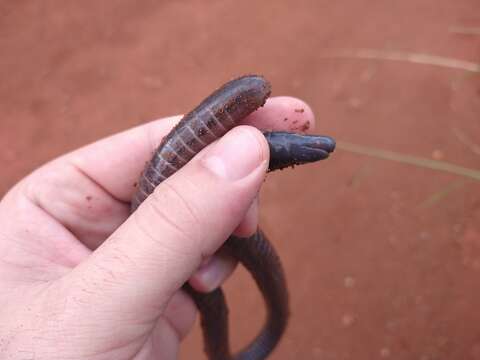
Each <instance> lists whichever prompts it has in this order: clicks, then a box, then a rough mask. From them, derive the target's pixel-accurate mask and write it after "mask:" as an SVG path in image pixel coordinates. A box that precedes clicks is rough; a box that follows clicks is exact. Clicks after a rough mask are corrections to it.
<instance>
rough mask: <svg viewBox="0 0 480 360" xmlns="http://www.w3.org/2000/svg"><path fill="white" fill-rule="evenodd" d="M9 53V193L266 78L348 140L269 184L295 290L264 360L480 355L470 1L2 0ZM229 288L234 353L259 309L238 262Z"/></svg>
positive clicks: (2, 83) (478, 176)
mask: <svg viewBox="0 0 480 360" xmlns="http://www.w3.org/2000/svg"><path fill="white" fill-rule="evenodd" d="M0 49H1V52H0V53H1V55H0V79H1V80H0V143H1V144H2V151H0V163H1V165H2V171H1V177H0V196H1V195H2V194H4V193H5V192H6V191H7V190H8V188H9V187H11V186H12V185H13V184H14V183H15V182H16V181H17V180H19V179H20V178H22V177H23V176H25V175H26V174H28V173H29V172H30V171H31V170H32V169H34V168H35V167H36V166H39V165H40V164H42V163H43V162H45V161H47V160H49V159H51V158H53V157H55V156H57V155H60V154H62V153H64V152H66V151H69V150H72V149H74V148H77V147H79V146H81V145H84V144H87V143H89V142H92V141H95V140H97V139H99V138H101V137H104V136H107V135H110V134H112V133H115V132H118V131H121V130H124V129H127V128H129V127H132V126H135V125H138V124H141V123H143V122H145V121H148V120H152V119H155V118H159V117H162V116H167V115H172V114H178V113H183V112H186V111H188V110H190V109H191V108H192V107H193V106H194V105H196V104H197V103H198V102H199V101H200V100H201V99H202V98H203V97H204V96H205V95H207V94H209V93H210V92H211V91H212V90H213V89H215V88H216V87H218V86H219V85H220V84H222V83H224V82H225V81H227V80H229V79H231V78H233V77H236V76H238V75H242V74H245V73H260V74H263V75H265V76H266V77H267V78H268V79H269V80H270V81H271V82H272V85H273V92H274V95H292V96H296V97H299V98H302V99H304V100H306V101H307V102H308V103H309V104H310V105H311V106H312V107H313V109H314V111H315V113H316V117H317V124H318V125H317V131H316V132H317V133H322V134H328V135H331V136H333V137H335V138H336V139H337V140H338V141H339V146H338V150H337V151H336V152H335V154H334V155H333V156H332V157H331V159H330V160H328V161H324V162H322V163H320V164H317V165H311V166H306V167H302V168H298V169H296V170H295V171H290V170H286V171H283V172H281V173H278V174H272V175H270V176H269V178H268V180H267V182H266V183H265V185H264V187H263V191H262V212H261V224H262V226H263V228H264V230H265V231H266V233H267V234H268V235H269V236H270V238H271V239H272V240H273V242H274V244H275V245H276V247H277V249H278V251H279V253H280V254H281V257H282V258H283V263H284V266H285V268H286V273H287V275H288V280H289V285H290V292H291V299H292V317H291V322H290V326H289V328H288V332H287V334H286V336H285V337H284V339H283V341H282V343H281V345H280V346H279V347H278V348H277V350H276V351H275V353H274V355H273V356H272V359H294V358H295V359H324V360H334V359H335V360H342V359H359V360H367V359H369V360H370V359H408V360H412V359H415V360H439V359H474V360H475V359H480V311H478V308H479V306H480V188H479V180H480V121H479V116H480V81H479V79H480V77H479V75H480V65H479V64H478V62H480V3H479V2H478V0H458V1H449V0H417V1H414V0H391V1H384V0H382V1H380V0H350V1H345V0H343V1H323V0H316V1H314V0H310V1H308V0H296V1H233V0H223V1H200V0H189V1H147V0H146V1H133V0H131V1H127V0H122V1H108V2H107V1H70V0H69V1H54V0H51V1H47V0H44V1H24V0H17V1H6V0H4V1H1V2H0ZM226 291H227V294H228V301H229V304H230V307H231V313H232V315H231V316H232V334H233V341H234V344H235V346H236V347H239V346H241V345H243V344H245V343H246V342H247V341H248V340H249V339H250V337H251V336H252V335H253V334H254V333H255V332H256V331H257V329H258V327H259V326H260V325H261V323H262V321H263V304H262V302H261V298H260V297H259V295H258V293H257V291H256V289H255V287H254V286H253V284H252V282H251V280H250V279H249V277H248V276H247V275H246V273H245V272H244V271H243V270H240V271H238V272H237V273H236V274H235V276H234V277H233V278H232V279H231V280H230V281H229V282H228V284H227V286H226ZM202 358H203V351H202V345H201V337H200V331H199V329H198V327H197V328H196V329H195V331H194V332H193V333H192V334H191V335H190V336H189V338H188V339H187V341H186V342H185V343H184V345H183V347H182V354H181V359H202Z"/></svg>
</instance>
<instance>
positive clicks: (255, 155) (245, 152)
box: [202, 126, 266, 180]
mask: <svg viewBox="0 0 480 360" xmlns="http://www.w3.org/2000/svg"><path fill="white" fill-rule="evenodd" d="M202 162H203V164H204V166H205V167H206V168H208V169H209V170H210V171H211V172H213V173H214V174H215V175H216V176H218V177H220V178H223V179H227V180H240V179H242V178H244V177H246V176H247V175H249V174H250V173H251V172H252V171H253V170H255V169H256V168H258V167H259V166H260V165H262V164H263V163H265V162H266V160H265V159H264V155H263V146H262V144H261V143H260V140H259V139H258V138H257V137H256V136H255V135H254V134H253V133H252V130H251V129H248V128H247V127H244V126H239V127H236V128H234V129H233V130H231V131H229V132H228V133H227V134H225V135H224V136H223V137H222V138H221V139H220V140H219V141H218V142H217V143H216V144H214V145H213V148H212V149H210V150H209V152H208V153H207V154H205V157H204V158H203V159H202Z"/></svg>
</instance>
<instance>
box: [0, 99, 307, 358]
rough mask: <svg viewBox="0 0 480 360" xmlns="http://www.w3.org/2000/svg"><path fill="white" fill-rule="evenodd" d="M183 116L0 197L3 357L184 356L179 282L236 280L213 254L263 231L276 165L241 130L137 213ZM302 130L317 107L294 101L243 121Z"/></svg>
mask: <svg viewBox="0 0 480 360" xmlns="http://www.w3.org/2000/svg"><path fill="white" fill-rule="evenodd" d="M296 109H303V110H304V111H303V112H299V111H296ZM179 119H180V117H173V118H167V119H163V120H159V121H155V122H152V123H149V124H146V125H144V126H140V127H137V128H134V129H132V130H129V131H126V132H124V133H121V134H118V135H115V136H112V137H110V138H107V139H104V140H101V141H99V142H97V143H95V144H92V145H89V146H87V147H84V148H82V149H79V150H77V151H75V152H72V153H70V154H67V155H65V156H63V157H60V158H58V159H56V160H54V161H52V162H50V163H48V164H46V165H45V166H43V167H41V168H40V169H38V170H36V171H35V172H33V173H32V174H31V175H29V176H28V177H27V178H25V179H23V180H22V181H21V182H19V183H18V184H17V185H16V186H15V187H14V188H13V189H12V190H11V191H10V192H9V193H8V194H7V195H6V196H5V197H4V198H3V199H2V201H1V202H0V288H1V289H2V290H1V291H0V303H1V304H2V307H1V308H0V318H1V319H2V322H1V325H0V355H1V356H0V358H5V359H25V360H26V359H35V360H55V359H62V360H64V359H88V360H97V359H115V360H122V359H137V360H140V359H141V360H144V359H145V360H147V359H148V360H149V359H155V360H158V359H174V358H176V356H177V353H178V346H179V343H180V341H181V340H182V339H183V338H184V337H185V335H186V334H187V333H188V331H189V330H190V329H191V327H192V325H193V322H194V319H195V306H194V304H193V302H192V301H191V300H190V298H189V297H188V296H187V295H186V294H184V293H183V292H182V291H181V287H182V285H183V284H184V283H185V282H186V281H190V284H191V285H192V286H193V287H194V288H195V289H197V290H199V291H211V290H213V289H214V288H216V287H218V286H219V285H221V283H222V282H223V281H224V280H225V279H226V278H227V277H228V276H229V275H230V274H231V272H232V271H233V269H234V267H235V263H234V261H233V260H232V259H230V258H228V257H226V256H224V255H222V254H216V255H213V254H215V252H216V250H217V249H218V248H219V247H220V246H221V245H222V243H223V242H224V241H225V240H226V239H227V237H228V236H229V235H230V234H231V233H232V232H235V233H236V234H237V235H240V236H248V235H250V234H252V233H253V232H254V231H255V229H256V227H257V221H258V202H257V200H256V199H257V193H258V191H259V189H260V186H261V183H262V181H263V179H264V176H265V171H266V169H267V165H268V145H267V144H266V141H265V139H264V137H263V136H262V134H261V133H260V132H259V131H258V130H256V129H255V128H253V127H251V126H240V127H237V128H235V129H233V130H231V131H230V132H229V133H227V134H226V135H225V136H224V137H223V138H222V139H220V140H219V141H218V142H217V143H215V144H212V145H210V146H208V147H207V148H206V149H204V151H202V153H201V154H199V155H198V156H197V157H195V158H194V159H193V160H192V161H191V162H190V163H188V164H187V165H186V166H185V167H184V168H182V169H181V170H180V171H178V172H177V173H176V174H174V175H173V176H172V177H170V178H169V179H168V180H166V181H164V182H163V183H162V184H160V185H159V186H158V187H157V189H156V190H155V192H154V193H153V194H152V195H151V196H150V197H149V198H148V199H147V200H146V201H145V202H144V203H143V204H142V206H140V208H139V209H138V210H137V211H136V212H135V213H134V214H133V215H132V216H131V217H129V201H130V198H131V197H132V195H133V193H134V190H135V188H134V183H135V182H136V180H137V178H138V176H139V174H140V173H141V171H142V168H143V166H144V164H145V162H146V161H148V160H149V157H150V156H151V154H152V152H153V151H154V149H155V148H156V147H157V146H158V144H159V142H160V140H161V139H162V137H163V136H165V135H166V134H167V133H168V131H169V130H170V129H171V127H172V126H173V125H174V124H175V123H176V122H177V121H178V120H179ZM285 119H286V120H285ZM307 123H308V124H309V127H310V129H312V128H313V125H314V119H313V114H312V112H311V110H310V109H309V107H308V106H307V105H306V104H305V103H303V102H301V101H300V100H297V99H293V98H287V97H277V98H272V99H269V100H268V101H267V104H266V105H265V107H263V108H261V109H260V110H258V111H256V112H255V113H253V114H252V115H250V116H249V117H248V118H247V119H245V124H248V125H254V126H255V127H258V128H262V129H271V130H292V129H294V128H298V129H301V128H308V126H305V125H306V124H307ZM242 219H243V220H242Z"/></svg>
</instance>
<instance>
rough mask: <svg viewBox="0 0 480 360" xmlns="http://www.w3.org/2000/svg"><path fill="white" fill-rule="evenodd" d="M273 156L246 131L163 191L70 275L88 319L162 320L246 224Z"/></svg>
mask: <svg viewBox="0 0 480 360" xmlns="http://www.w3.org/2000/svg"><path fill="white" fill-rule="evenodd" d="M268 156H269V152H268V145H267V143H266V141H265V138H264V137H263V135H262V134H261V133H260V132H259V131H258V130H256V129H255V128H253V127H249V126H239V127H236V128H234V129H233V130H231V131H230V132H229V133H227V134H226V135H225V136H224V137H222V138H221V139H220V140H219V141H218V142H217V143H215V144H212V145H210V146H209V147H207V148H206V149H205V150H204V151H203V152H202V153H201V154H199V155H198V156H197V157H195V158H194V159H193V160H192V161H190V163H188V164H187V165H185V166H184V167H183V168H182V169H181V170H179V171H178V172H177V173H176V174H174V175H173V176H172V177H170V178H168V179H167V180H165V181H164V182H163V183H162V184H160V185H159V186H158V187H157V188H156V189H155V191H154V192H153V194H152V195H151V196H149V198H147V199H146V200H145V202H144V203H143V204H142V205H141V206H140V207H139V208H138V210H137V211H136V212H135V213H134V214H133V215H132V216H130V218H129V219H128V220H127V221H126V222H125V223H124V224H123V225H122V226H121V227H120V228H119V229H118V230H117V231H115V233H113V234H112V235H111V236H110V237H109V239H107V241H105V243H104V244H103V245H102V246H100V247H99V248H98V249H97V250H96V251H95V252H94V253H93V254H92V256H90V257H89V258H88V259H87V260H86V261H85V262H83V263H82V264H80V265H79V266H78V267H77V268H75V269H74V270H73V271H72V272H71V273H70V274H69V275H68V277H70V279H69V280H68V281H69V282H68V283H69V284H76V285H75V286H74V287H75V288H76V289H78V290H70V293H71V291H74V293H75V298H76V300H78V301H77V302H76V303H77V304H79V306H83V305H81V304H84V306H85V309H81V311H82V313H83V314H84V316H93V318H92V319H98V317H97V316H95V315H98V314H105V313H108V314H109V316H108V318H109V319H112V320H114V321H115V322H120V323H124V321H125V317H127V316H128V317H129V318H130V319H131V317H132V314H134V316H135V317H136V318H137V319H139V320H141V319H155V318H156V317H158V316H159V315H160V314H161V312H162V311H163V309H165V307H166V305H167V303H168V301H169V299H170V298H171V297H172V295H173V294H174V293H175V292H176V291H177V290H178V289H179V288H181V286H182V285H183V284H184V283H185V282H186V281H187V280H188V278H189V277H190V276H191V275H192V274H193V272H194V271H195V270H196V269H197V268H198V266H199V265H200V264H201V262H202V259H203V258H204V257H206V256H210V255H212V254H213V253H214V252H215V251H216V250H217V249H218V248H219V247H220V246H221V245H222V243H223V242H224V241H225V240H226V239H227V238H228V236H229V235H230V234H231V233H232V232H233V231H234V229H235V228H236V227H237V225H238V224H239V222H240V221H241V219H242V218H243V217H244V215H245V214H246V212H247V210H248V208H249V206H250V204H251V203H252V201H253V200H254V198H255V196H256V195H257V193H258V191H259V189H260V186H261V184H262V181H263V179H264V176H265V172H266V169H267V164H268V161H267V160H268ZM72 277H73V279H72ZM78 285H80V286H78ZM100 316H101V318H102V319H105V316H102V315H100ZM84 319H85V320H86V318H85V317H84ZM105 325H107V324H105ZM108 325H109V326H111V325H112V324H111V323H110V324H108ZM108 325H107V326H108Z"/></svg>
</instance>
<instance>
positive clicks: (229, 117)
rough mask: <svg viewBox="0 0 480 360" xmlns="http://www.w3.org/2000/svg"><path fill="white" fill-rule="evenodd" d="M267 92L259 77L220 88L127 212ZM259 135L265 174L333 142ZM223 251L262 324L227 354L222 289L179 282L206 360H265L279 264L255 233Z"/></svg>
mask: <svg viewBox="0 0 480 360" xmlns="http://www.w3.org/2000/svg"><path fill="white" fill-rule="evenodd" d="M270 91H271V87H270V84H269V83H268V82H267V81H266V80H265V79H264V78H263V77H261V76H256V75H250V76H243V77H241V78H238V79H235V80H232V81H230V82H228V83H227V84H225V85H223V86H222V87H221V88H220V89H218V90H217V91H215V92H214V93H213V94H212V95H210V96H209V97H208V98H206V99H205V100H204V101H202V103H201V104H200V105H199V106H197V107H196V108H195V109H194V110H193V111H192V112H190V113H189V114H187V115H185V116H184V117H183V119H182V120H181V121H180V122H179V123H178V125H177V126H176V127H175V128H174V129H173V130H172V131H171V132H170V133H169V134H168V135H167V136H166V137H165V139H164V140H163V141H162V143H161V144H160V146H159V147H158V149H157V150H156V151H155V154H154V155H153V157H152V159H151V161H150V162H149V163H148V164H147V166H146V168H145V170H144V172H143V174H142V176H141V178H140V180H139V186H138V190H137V193H136V194H135V196H134V197H133V200H132V205H131V210H132V212H133V211H135V210H136V209H137V207H138V206H139V205H140V204H141V203H142V202H143V201H144V200H145V199H146V198H147V197H148V195H149V194H151V193H152V192H153V190H154V189H155V187H156V186H157V185H158V184H160V183H161V182H162V181H163V180H165V179H166V178H168V177H169V176H171V175H172V174H174V173H175V172H176V171H177V170H178V169H180V168H181V167H182V166H183V165H185V164H186V163H187V162H188V161H189V160H190V159H192V158H193V157H194V156H195V155H196V154H197V153H198V152H199V151H200V150H202V149H203V148H204V147H205V146H207V145H208V144H210V143H212V142H213V141H215V140H216V139H218V138H219V137H221V136H223V135H224V134H225V133H227V131H228V130H230V129H232V128H233V127H234V126H236V125H238V123H239V121H240V120H242V119H243V118H245V117H246V116H247V115H249V114H250V113H252V112H253V111H255V110H256V109H258V108H259V107H260V106H263V105H264V104H265V101H266V100H267V98H268V97H269V96H270ZM265 137H266V139H267V141H268V143H269V146H270V166H269V169H270V170H275V169H279V168H283V167H286V166H291V165H295V164H303V163H308V162H312V161H317V160H321V159H325V158H326V157H328V154H329V153H330V152H332V151H333V150H334V148H335V142H334V140H333V139H331V138H329V137H327V136H314V135H300V134H294V133H288V132H270V133H265ZM223 248H224V249H225V250H226V251H228V252H229V253H230V254H231V255H232V256H233V257H234V258H235V259H237V260H238V261H239V262H240V263H241V264H242V265H243V266H245V268H246V269H247V270H248V271H249V272H250V273H251V274H252V276H253V278H254V280H255V282H256V283H257V286H258V288H259V289H260V291H261V293H262V295H263V297H264V299H265V305H266V308H267V320H266V322H265V325H264V327H263V328H262V330H261V332H260V334H259V335H258V336H257V337H256V338H255V339H254V340H253V341H252V343H251V344H250V345H248V346H247V347H246V348H245V349H244V350H242V351H240V352H239V353H238V354H235V355H232V353H231V351H230V345H229V337H228V309H227V305H226V302H225V297H224V295H223V292H222V290H221V289H216V290H214V291H213V292H211V293H208V294H203V293H199V292H196V291H195V290H193V288H191V287H190V286H189V285H188V284H185V285H184V287H183V288H184V290H186V291H187V292H188V293H189V294H190V296H191V297H192V298H193V300H194V301H195V304H196V305H197V307H198V309H199V311H200V314H201V324H202V329H203V334H204V344H205V352H206V353H207V355H208V358H209V359H211V360H213V359H214V360H231V359H235V360H239V359H242V360H257V359H265V358H266V357H267V356H268V355H269V354H270V352H271V351H272V350H273V349H274V347H275V346H276V345H277V343H278V341H279V340H280V338H281V336H282V334H283V332H284V331H285V327H286V325H287V319H288V312H289V310H288V293H287V286H286V282H285V277H284V273H283V269H282V265H281V263H280V260H279V258H278V256H277V254H276V253H275V250H274V249H273V247H272V245H271V244H270V242H269V241H268V240H267V238H266V237H265V235H264V234H263V233H262V232H261V230H258V231H257V232H256V233H255V234H254V235H253V236H251V237H249V238H238V237H236V236H230V237H229V238H228V240H227V241H226V242H225V244H224V245H223Z"/></svg>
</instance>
